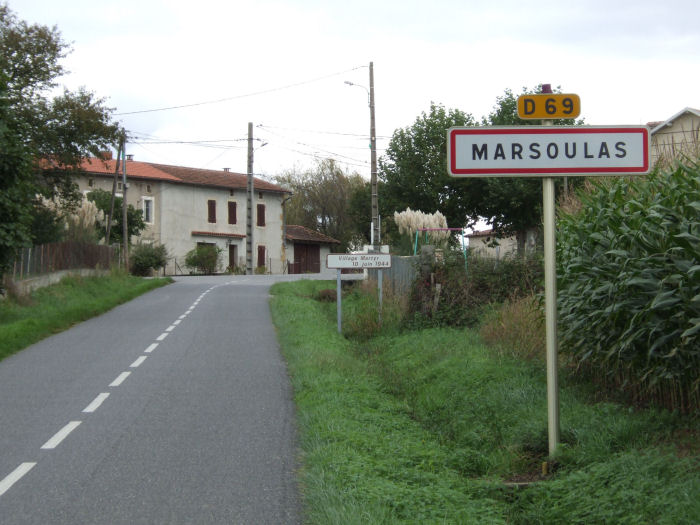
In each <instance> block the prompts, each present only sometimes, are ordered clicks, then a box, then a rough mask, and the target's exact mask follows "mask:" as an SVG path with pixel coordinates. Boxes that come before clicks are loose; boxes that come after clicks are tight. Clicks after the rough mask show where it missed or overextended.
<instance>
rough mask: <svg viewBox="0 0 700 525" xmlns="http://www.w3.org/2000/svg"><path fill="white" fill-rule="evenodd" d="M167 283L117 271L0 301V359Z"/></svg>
mask: <svg viewBox="0 0 700 525" xmlns="http://www.w3.org/2000/svg"><path fill="white" fill-rule="evenodd" d="M170 282H172V281H171V280H170V279H142V278H140V277H134V276H131V275H128V274H126V273H120V272H114V273H112V274H110V275H109V276H105V277H77V276H75V277H65V278H64V279H62V280H61V282H60V283H58V284H55V285H52V286H47V287H46V288H41V289H39V290H36V291H35V292H33V293H32V294H31V295H30V296H28V297H22V298H18V299H13V298H8V299H6V300H4V301H0V359H4V358H5V357H7V356H8V355H10V354H13V353H15V352H17V351H19V350H21V349H23V348H26V347H27V346H29V345H31V344H33V343H36V342H37V341H40V340H41V339H44V338H45V337H48V336H49V335H51V334H54V333H57V332H60V331H62V330H65V329H66V328H69V327H70V326H72V325H74V324H75V323H79V322H81V321H85V320H86V319H89V318H91V317H94V316H96V315H99V314H101V313H104V312H106V311H107V310H110V309H112V308H114V307H115V306H117V305H119V304H122V303H125V302H126V301H129V300H131V299H133V298H134V297H137V296H139V295H141V294H143V293H145V292H147V291H149V290H152V289H154V288H158V287H160V286H163V285H165V284H168V283H170Z"/></svg>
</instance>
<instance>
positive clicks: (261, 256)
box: [257, 245, 266, 268]
mask: <svg viewBox="0 0 700 525" xmlns="http://www.w3.org/2000/svg"><path fill="white" fill-rule="evenodd" d="M261 266H262V267H263V268H264V267H265V266H266V264H265V247H264V246H262V245H258V264H257V267H258V268H260V267H261Z"/></svg>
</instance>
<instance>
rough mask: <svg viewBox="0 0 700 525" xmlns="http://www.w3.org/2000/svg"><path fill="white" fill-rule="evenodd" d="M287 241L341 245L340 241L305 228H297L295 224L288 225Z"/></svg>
mask: <svg viewBox="0 0 700 525" xmlns="http://www.w3.org/2000/svg"><path fill="white" fill-rule="evenodd" d="M287 239H289V240H290V241H297V242H312V243H320V244H340V241H338V240H336V239H334V238H333V237H328V236H327V235H323V234H322V233H319V232H317V231H314V230H310V229H309V228H305V227H304V226H297V225H294V224H289V225H287Z"/></svg>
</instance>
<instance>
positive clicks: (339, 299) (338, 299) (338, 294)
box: [335, 268, 343, 334]
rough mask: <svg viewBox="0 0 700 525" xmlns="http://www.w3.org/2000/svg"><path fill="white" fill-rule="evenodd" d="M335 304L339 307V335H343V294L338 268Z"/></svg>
mask: <svg viewBox="0 0 700 525" xmlns="http://www.w3.org/2000/svg"><path fill="white" fill-rule="evenodd" d="M335 296H336V298H335V302H336V305H337V309H338V333H339V334H342V333H343V306H342V302H343V294H342V291H341V289H340V268H338V285H337V287H336V292H335Z"/></svg>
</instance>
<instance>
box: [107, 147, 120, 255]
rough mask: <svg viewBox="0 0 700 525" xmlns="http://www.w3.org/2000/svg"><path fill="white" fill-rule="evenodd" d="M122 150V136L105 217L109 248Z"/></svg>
mask: <svg viewBox="0 0 700 525" xmlns="http://www.w3.org/2000/svg"><path fill="white" fill-rule="evenodd" d="M122 149H124V136H123V135H122V138H121V140H120V141H119V147H118V149H117V164H116V166H115V168H114V180H113V181H112V198H111V199H110V201H109V216H108V217H107V235H106V236H105V244H106V245H107V246H109V238H110V236H111V234H112V216H113V215H114V197H115V193H117V179H119V162H120V161H121V159H122Z"/></svg>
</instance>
